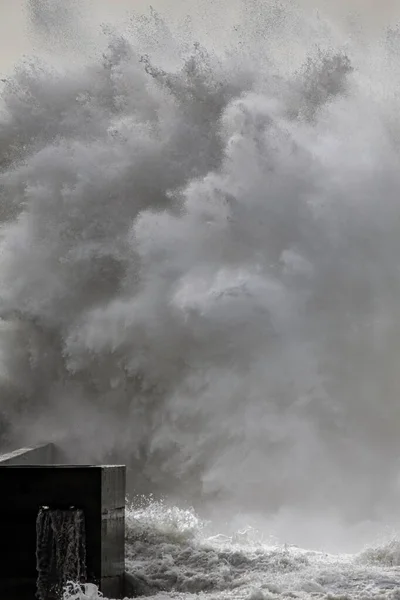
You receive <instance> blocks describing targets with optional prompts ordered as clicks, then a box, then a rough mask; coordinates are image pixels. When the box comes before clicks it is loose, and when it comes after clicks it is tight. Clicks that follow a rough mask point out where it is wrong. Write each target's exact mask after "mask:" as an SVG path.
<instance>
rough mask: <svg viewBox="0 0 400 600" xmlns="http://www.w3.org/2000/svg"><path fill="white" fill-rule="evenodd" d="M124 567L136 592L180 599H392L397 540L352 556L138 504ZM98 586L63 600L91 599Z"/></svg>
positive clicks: (398, 566)
mask: <svg viewBox="0 0 400 600" xmlns="http://www.w3.org/2000/svg"><path fill="white" fill-rule="evenodd" d="M126 541H127V556H126V567H127V572H128V573H129V574H130V575H131V576H132V580H133V581H132V582H131V583H132V584H133V585H134V588H135V592H136V594H137V595H139V596H141V595H144V596H146V597H149V598H153V599H155V598H157V599H158V600H162V599H167V598H168V599H171V598H176V599H178V598H179V599H181V600H195V599H196V598H197V599H199V598H200V600H212V599H213V600H214V599H215V600H217V599H218V600H230V599H232V600H233V599H240V600H242V599H243V600H281V599H282V600H283V599H296V598H297V599H299V600H312V599H315V600H317V599H319V598H320V599H324V600H350V599H354V600H355V599H358V600H361V599H362V600H397V598H398V597H399V593H400V541H399V540H398V539H396V538H393V539H391V540H390V541H385V542H382V543H381V544H377V545H375V546H374V547H371V548H368V549H366V550H363V551H361V552H359V553H356V554H328V553H323V552H318V551H313V550H304V549H301V548H299V547H297V546H292V545H289V544H280V543H278V541H277V540H276V539H273V537H272V536H269V535H266V534H265V533H264V534H263V532H262V531H260V530H257V529H254V528H252V527H246V528H243V529H239V530H236V531H234V532H231V534H230V535H227V534H221V533H218V532H217V531H216V530H214V529H213V526H212V524H211V523H209V522H203V521H201V520H200V519H199V518H198V517H197V516H196V514H195V513H194V512H193V511H191V510H182V509H179V508H177V507H176V506H168V505H166V504H164V503H162V502H154V501H147V502H146V501H143V502H142V505H141V506H140V503H139V504H137V505H136V506H131V507H130V508H128V511H127V532H126ZM97 598H98V593H97V591H96V589H95V588H94V587H93V588H92V587H90V589H88V590H87V594H86V595H84V594H81V593H78V592H76V593H73V590H72V589H71V593H68V594H66V595H65V600H97Z"/></svg>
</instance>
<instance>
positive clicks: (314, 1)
mask: <svg viewBox="0 0 400 600" xmlns="http://www.w3.org/2000/svg"><path fill="white" fill-rule="evenodd" d="M240 1H241V0H0V71H1V72H5V71H9V70H10V69H11V67H12V65H13V64H14V63H15V62H16V61H18V60H19V59H20V58H21V57H22V56H23V55H26V54H29V53H30V52H31V50H32V46H33V39H32V35H31V31H32V24H31V22H30V19H29V5H31V6H32V5H33V6H36V7H38V6H39V7H43V6H45V5H46V3H47V4H48V5H49V6H51V7H52V8H51V9H52V11H54V7H55V6H57V5H58V6H59V7H61V9H59V10H62V11H63V12H65V11H66V10H68V6H71V5H74V4H75V5H76V6H79V7H80V8H81V10H84V11H85V10H86V11H87V14H88V15H90V21H91V22H92V23H101V22H104V21H113V20H114V21H118V20H121V19H124V17H126V15H127V13H128V12H130V11H133V10H135V11H146V10H148V8H149V6H150V5H151V6H154V7H155V8H156V9H157V10H158V11H160V12H164V13H167V14H168V15H169V16H170V17H173V18H182V17H184V16H185V15H186V14H187V13H190V14H191V16H192V17H193V18H194V21H195V22H196V21H197V22H200V21H202V25H203V27H204V23H205V19H208V22H209V25H210V27H212V26H214V27H218V22H219V23H220V24H221V23H222V21H221V20H220V19H219V14H218V13H221V14H222V15H223V21H224V22H227V21H228V22H229V20H233V19H234V17H235V10H236V7H237V6H238V5H239V3H240ZM242 1H243V2H244V4H246V0H242ZM268 2H269V0H265V5H267V4H268ZM299 2H300V3H301V4H303V5H304V6H307V7H311V8H316V7H318V8H319V9H321V10H322V11H326V12H329V13H330V14H331V15H332V16H334V17H335V18H339V19H341V18H342V17H343V15H344V14H347V13H348V12H357V13H358V14H359V15H361V17H360V20H361V21H362V24H363V26H364V27H365V29H366V30H367V31H368V32H369V34H371V31H373V30H376V28H377V27H380V26H381V25H382V24H384V23H392V24H394V23H396V22H397V20H398V18H399V15H400V2H399V0H299ZM206 13H208V17H207V15H206ZM31 14H32V11H31Z"/></svg>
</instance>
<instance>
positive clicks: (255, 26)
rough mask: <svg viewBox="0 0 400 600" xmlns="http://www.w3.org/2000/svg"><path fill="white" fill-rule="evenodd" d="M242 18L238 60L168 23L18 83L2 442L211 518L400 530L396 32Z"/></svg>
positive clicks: (8, 107) (277, 16) (5, 284)
mask: <svg viewBox="0 0 400 600" xmlns="http://www.w3.org/2000/svg"><path fill="white" fill-rule="evenodd" d="M266 4H268V6H266ZM243 14H244V16H243ZM243 14H242V20H241V25H238V26H237V27H235V28H234V31H233V32H232V36H231V37H230V38H229V43H226V44H225V47H224V48H223V49H221V48H219V47H218V44H215V45H212V44H211V45H210V47H207V46H206V45H204V44H200V43H198V42H197V41H196V38H195V37H193V39H192V38H191V37H190V35H189V33H190V31H189V33H188V28H187V27H186V28H185V27H181V28H180V29H179V28H178V30H177V31H178V32H176V31H175V30H174V29H173V28H172V26H171V28H168V25H167V23H166V22H165V21H164V20H163V19H162V18H161V17H160V16H159V15H157V14H156V13H155V12H154V11H153V13H152V15H151V16H150V17H146V18H144V17H141V18H140V19H136V20H135V19H134V20H133V21H132V22H131V23H130V24H129V26H128V27H127V28H126V30H125V31H124V32H121V31H118V30H116V29H113V28H104V33H103V40H106V45H107V48H106V50H105V51H104V52H98V53H92V54H91V55H90V56H88V57H87V59H86V58H85V56H83V57H82V56H81V57H80V61H78V62H76V63H75V64H68V65H65V64H63V65H61V64H57V62H53V63H52V64H50V63H48V62H46V61H44V60H40V59H30V60H26V61H24V62H23V63H22V64H20V65H19V66H17V67H16V69H15V71H14V73H13V74H12V75H10V76H9V77H8V78H7V79H6V80H4V82H3V83H2V91H1V98H2V104H1V112H0V148H1V156H0V169H1V171H0V193H1V231H0V253H1V262H0V313H1V317H2V326H1V337H0V350H1V367H2V369H1V370H2V377H1V390H0V411H1V414H2V425H1V430H2V439H3V443H8V442H9V443H11V442H14V441H18V442H19V443H22V442H23V443H33V442H37V441H42V440H49V439H51V440H54V441H57V443H59V444H61V445H62V446H64V447H65V448H66V449H68V452H69V454H70V456H71V459H73V460H77V461H83V462H85V461H101V460H107V459H109V458H110V457H120V459H121V457H122V459H123V460H124V462H125V461H128V464H129V467H130V468H131V473H132V486H131V487H132V489H133V490H134V491H135V492H140V493H147V492H148V491H149V490H152V491H154V492H155V493H156V494H157V493H159V494H166V495H169V496H172V497H174V498H175V499H176V498H178V499H181V500H182V501H183V502H190V503H194V502H195V501H196V502H197V504H198V505H201V506H203V507H204V506H207V503H208V506H209V509H210V510H212V511H217V510H218V509H217V507H222V509H223V510H224V511H225V510H227V509H228V508H231V509H232V510H233V512H235V511H236V509H237V507H238V506H239V507H240V509H241V511H243V512H249V513H250V512H251V513H257V512H259V513H262V514H263V515H264V516H265V515H268V514H269V515H276V514H277V513H283V514H286V515H288V514H292V515H293V514H298V515H299V520H300V521H301V519H302V518H303V517H304V515H310V514H312V515H314V516H315V515H318V519H322V518H323V517H324V515H327V514H329V515H330V516H332V519H333V520H334V522H336V520H337V519H339V518H340V519H344V521H345V522H353V521H358V520H360V519H361V520H362V519H375V520H378V521H379V520H380V519H383V518H385V519H386V518H387V519H389V520H390V518H391V517H392V516H393V515H394V514H395V512H396V510H398V501H399V477H398V467H399V462H398V456H399V451H400V438H399V435H398V429H399V423H400V415H399V408H398V407H399V403H398V387H399V386H398V383H399V369H398V350H399V340H400V325H399V324H400V321H399V318H398V317H399V306H400V304H399V298H400V272H399V259H400V237H399V227H400V205H399V201H398V198H399V191H400V173H399V169H398V165H399V140H400V137H399V132H400V130H399V120H398V76H399V68H398V65H397V63H396V57H398V53H399V50H400V44H399V36H398V32H397V30H396V29H395V28H392V29H391V30H389V31H387V32H386V33H385V36H384V38H382V39H379V40H377V41H374V42H373V43H372V42H371V44H369V45H365V43H361V42H358V41H357V39H356V38H347V37H346V38H343V39H341V37H340V34H339V33H338V31H337V30H336V29H335V28H333V27H332V28H331V27H330V26H329V24H328V22H326V21H324V20H323V19H322V18H321V17H320V16H319V17H318V18H317V17H316V18H311V17H307V18H306V17H305V16H304V15H303V12H302V10H300V9H299V8H298V7H297V8H296V6H295V4H294V3H288V5H287V6H286V7H283V6H282V5H280V4H279V3H277V2H268V3H261V2H255V1H254V2H252V3H251V6H250V8H249V6H248V7H247V9H246V12H245V13H243ZM186 25H187V24H186ZM189 29H190V28H189ZM102 43H103V42H102ZM294 50H296V52H295V51H294ZM396 65H397V66H396ZM285 511H286V512H285ZM293 511H295V512H294V513H293ZM288 522H292V521H290V519H289V521H288ZM318 522H319V521H318Z"/></svg>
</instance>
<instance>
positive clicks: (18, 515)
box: [0, 444, 125, 600]
mask: <svg viewBox="0 0 400 600" xmlns="http://www.w3.org/2000/svg"><path fill="white" fill-rule="evenodd" d="M52 456H56V454H55V448H54V446H53V445H52V444H49V445H44V446H42V447H38V448H34V449H31V450H30V449H21V450H19V451H15V452H13V453H11V454H8V455H5V456H4V462H1V458H0V486H1V489H2V494H1V495H0V529H1V531H2V535H3V539H6V540H8V543H7V544H3V545H2V549H1V554H2V555H1V557H0V598H8V599H9V600H13V599H14V598H15V599H18V600H25V599H26V600H32V598H33V597H34V594H35V590H36V580H37V572H36V543H37V540H36V528H35V524H36V518H37V515H38V512H39V510H40V508H41V507H43V506H48V507H50V508H53V509H57V508H66V507H67V508H68V507H70V506H74V507H76V508H79V509H82V510H83V513H84V518H85V526H86V557H87V559H86V563H87V574H88V582H90V583H96V584H97V585H99V587H100V589H101V591H102V592H103V593H104V594H105V595H110V596H112V597H115V598H119V597H121V596H122V594H123V585H124V580H123V578H124V568H125V559H124V555H125V548H124V533H125V467H123V466H98V467H97V466H80V467H75V466H69V465H57V466H54V465H51V464H48V465H45V464H43V465H39V464H38V463H40V461H41V460H43V462H45V461H47V460H51V458H52ZM30 461H31V464H29V462H30Z"/></svg>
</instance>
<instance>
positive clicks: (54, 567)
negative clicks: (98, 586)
mask: <svg viewBox="0 0 400 600" xmlns="http://www.w3.org/2000/svg"><path fill="white" fill-rule="evenodd" d="M36 568H37V571H38V578H37V593H36V598H37V599H38V600H60V598H61V597H62V594H63V590H64V588H65V586H66V585H67V583H68V582H69V581H75V582H82V583H83V582H85V580H86V531H85V516H84V513H83V510H82V509H79V508H74V507H71V508H69V509H68V510H61V509H50V508H48V507H42V508H40V510H39V513H38V515H37V519H36Z"/></svg>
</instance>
